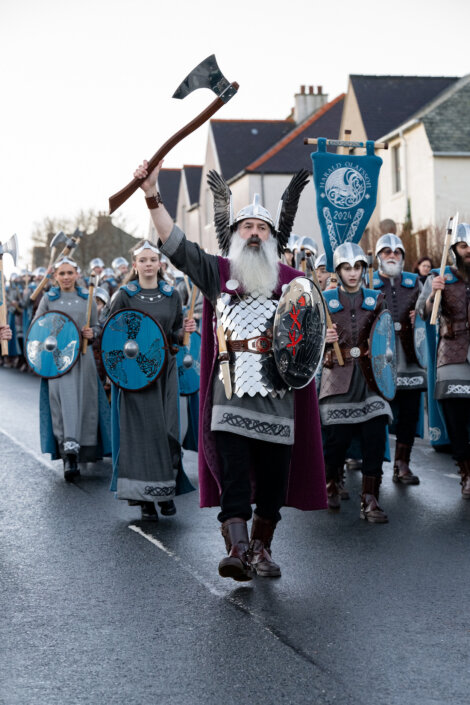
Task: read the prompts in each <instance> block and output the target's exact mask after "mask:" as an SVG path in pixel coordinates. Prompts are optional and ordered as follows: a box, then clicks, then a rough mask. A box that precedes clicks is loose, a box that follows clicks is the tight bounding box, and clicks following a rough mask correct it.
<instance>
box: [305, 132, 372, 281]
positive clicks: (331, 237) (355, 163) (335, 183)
mask: <svg viewBox="0 0 470 705" xmlns="http://www.w3.org/2000/svg"><path fill="white" fill-rule="evenodd" d="M326 144H327V140H326V139H325V138H324V137H320V138H319V139H318V151H316V152H312V154H311V157H312V162H313V182H314V184H315V190H316V195H317V214H318V220H319V223H320V229H321V234H322V240H323V246H324V248H325V254H326V268H327V270H328V271H329V272H332V271H333V252H334V251H335V249H336V248H337V247H338V246H339V245H342V244H343V242H355V243H357V242H359V240H360V239H361V237H362V234H363V232H364V229H365V227H366V225H367V223H368V222H369V219H370V217H371V215H372V212H373V210H374V208H375V204H376V201H377V185H378V181H379V172H380V167H381V166H382V159H381V158H380V157H377V156H376V155H375V153H374V142H373V141H371V140H369V141H367V142H366V149H367V154H364V155H350V154H333V153H331V152H327V151H326Z"/></svg>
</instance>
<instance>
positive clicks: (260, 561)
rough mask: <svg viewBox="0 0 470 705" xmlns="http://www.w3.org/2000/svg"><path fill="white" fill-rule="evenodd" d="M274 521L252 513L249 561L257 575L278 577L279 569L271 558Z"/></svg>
mask: <svg viewBox="0 0 470 705" xmlns="http://www.w3.org/2000/svg"><path fill="white" fill-rule="evenodd" d="M275 528H276V522H275V521H271V520H270V519H262V518H261V517H259V516H257V515H256V514H254V515H253V524H252V526H251V537H250V539H251V540H250V553H249V557H250V563H251V567H252V568H253V569H254V570H255V571H256V573H257V575H260V576H262V577H263V578H278V577H279V576H280V575H281V569H280V567H279V566H278V564H277V563H275V562H274V561H273V559H272V558H271V541H272V539H273V534H274V529H275Z"/></svg>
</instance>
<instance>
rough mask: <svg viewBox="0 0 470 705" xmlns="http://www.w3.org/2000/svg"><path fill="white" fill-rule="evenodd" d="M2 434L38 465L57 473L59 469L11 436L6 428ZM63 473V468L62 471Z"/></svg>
mask: <svg viewBox="0 0 470 705" xmlns="http://www.w3.org/2000/svg"><path fill="white" fill-rule="evenodd" d="M0 433H3V435H4V436H6V437H7V438H9V439H10V441H12V442H13V443H15V445H17V446H19V447H20V448H21V450H23V451H24V452H25V453H27V454H28V455H30V456H31V457H32V458H34V459H35V460H36V461H37V462H38V463H40V464H41V465H44V467H46V468H48V469H49V470H53V471H54V472H55V473H56V472H57V470H58V468H55V467H54V465H52V463H50V462H48V461H47V460H45V459H44V458H43V457H42V456H40V455H39V454H38V453H35V452H34V450H31V449H30V448H28V447H27V446H25V445H24V443H21V441H19V440H18V439H17V438H15V437H14V436H12V435H11V433H8V431H5V429H4V428H0ZM60 470H61V472H62V468H61V469H60Z"/></svg>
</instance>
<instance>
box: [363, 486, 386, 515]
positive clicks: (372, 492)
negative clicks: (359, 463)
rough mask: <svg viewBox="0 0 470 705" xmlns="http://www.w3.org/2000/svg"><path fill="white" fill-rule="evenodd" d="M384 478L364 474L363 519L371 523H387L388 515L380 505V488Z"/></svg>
mask: <svg viewBox="0 0 470 705" xmlns="http://www.w3.org/2000/svg"><path fill="white" fill-rule="evenodd" d="M381 480H382V478H381V477H370V476H368V475H363V476H362V494H361V519H365V520H366V521H369V522H370V523H371V524H386V523H387V522H388V516H387V515H386V514H385V512H384V510H383V509H382V507H381V506H380V505H379V488H380V483H381Z"/></svg>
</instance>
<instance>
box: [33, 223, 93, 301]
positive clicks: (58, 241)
mask: <svg viewBox="0 0 470 705" xmlns="http://www.w3.org/2000/svg"><path fill="white" fill-rule="evenodd" d="M82 236H83V233H82V232H80V230H79V229H78V228H76V230H75V232H74V234H73V235H72V236H71V237H67V235H66V234H65V233H64V232H62V230H60V231H59V232H58V233H57V234H56V235H54V237H53V238H52V240H51V244H50V248H51V257H50V259H49V266H48V268H47V270H48V271H47V272H46V274H45V275H44V277H43V278H42V279H41V281H40V282H39V284H38V285H37V288H36V289H35V290H34V291H33V293H32V294H31V297H30V298H31V301H36V299H37V297H38V296H39V294H40V293H41V291H42V290H43V289H44V287H45V286H46V284H47V282H48V281H49V280H50V279H51V277H52V274H53V272H50V271H49V270H50V268H51V267H52V266H53V265H54V264H55V263H56V262H58V261H59V260H60V259H61V257H68V256H69V254H70V253H71V252H72V250H74V249H75V248H76V247H77V245H78V242H79V240H80V238H81V237H82ZM60 245H64V247H63V249H62V251H61V253H60V255H59V256H58V257H56V253H57V250H58V249H59V247H60Z"/></svg>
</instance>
